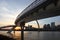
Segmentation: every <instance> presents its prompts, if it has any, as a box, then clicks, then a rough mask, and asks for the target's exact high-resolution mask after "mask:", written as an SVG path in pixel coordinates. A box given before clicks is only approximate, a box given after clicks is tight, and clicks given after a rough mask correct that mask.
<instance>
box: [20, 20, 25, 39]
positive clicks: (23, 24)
mask: <svg viewBox="0 0 60 40" xmlns="http://www.w3.org/2000/svg"><path fill="white" fill-rule="evenodd" d="M20 26H21V40H24V26H25V22H24V21H23V22H21V23H20Z"/></svg>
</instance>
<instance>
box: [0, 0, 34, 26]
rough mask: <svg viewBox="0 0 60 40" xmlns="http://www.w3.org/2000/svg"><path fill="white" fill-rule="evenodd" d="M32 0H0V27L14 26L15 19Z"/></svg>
mask: <svg viewBox="0 0 60 40" xmlns="http://www.w3.org/2000/svg"><path fill="white" fill-rule="evenodd" d="M33 1H34V0H0V26H4V25H12V24H13V25H14V22H15V19H16V17H17V16H18V14H20V13H21V12H22V11H23V10H24V9H25V8H26V7H27V6H28V5H30V4H31V3H32V2H33Z"/></svg>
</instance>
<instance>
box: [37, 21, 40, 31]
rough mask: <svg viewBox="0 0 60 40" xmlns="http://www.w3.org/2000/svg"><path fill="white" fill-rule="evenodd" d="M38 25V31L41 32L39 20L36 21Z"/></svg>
mask: <svg viewBox="0 0 60 40" xmlns="http://www.w3.org/2000/svg"><path fill="white" fill-rule="evenodd" d="M36 23H37V25H38V31H40V30H39V28H40V26H39V22H38V20H36Z"/></svg>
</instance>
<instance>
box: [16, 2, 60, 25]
mask: <svg viewBox="0 0 60 40" xmlns="http://www.w3.org/2000/svg"><path fill="white" fill-rule="evenodd" d="M59 15H60V1H59V2H58V3H57V5H55V4H54V3H51V4H49V5H47V6H46V7H42V8H40V7H39V6H38V7H36V8H35V9H32V10H30V11H29V12H27V13H26V14H24V15H22V16H21V17H20V18H19V19H18V21H17V23H16V24H18V23H20V22H22V21H25V22H26V23H27V22H30V21H33V20H38V19H44V18H48V17H54V16H59Z"/></svg>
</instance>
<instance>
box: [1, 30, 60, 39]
mask: <svg viewBox="0 0 60 40" xmlns="http://www.w3.org/2000/svg"><path fill="white" fill-rule="evenodd" d="M0 34H2V35H6V36H9V37H13V38H15V39H16V40H20V39H21V32H19V31H16V32H15V34H14V33H13V32H12V33H11V34H8V33H7V31H0ZM24 40H60V32H55V31H53V32H52V31H42V32H38V31H25V32H24Z"/></svg>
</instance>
